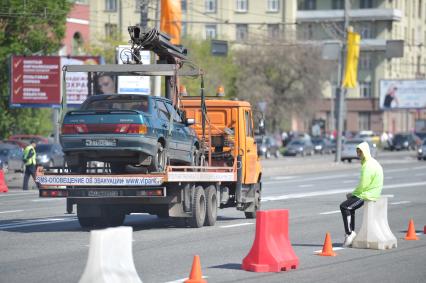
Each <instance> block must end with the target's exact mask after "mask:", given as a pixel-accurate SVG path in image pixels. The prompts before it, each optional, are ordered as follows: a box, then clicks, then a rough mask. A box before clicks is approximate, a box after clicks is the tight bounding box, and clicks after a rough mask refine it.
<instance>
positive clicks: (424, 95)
mask: <svg viewBox="0 0 426 283" xmlns="http://www.w3.org/2000/svg"><path fill="white" fill-rule="evenodd" d="M425 107H426V80H381V81H380V108H381V109H383V110H392V109H416V108H425Z"/></svg>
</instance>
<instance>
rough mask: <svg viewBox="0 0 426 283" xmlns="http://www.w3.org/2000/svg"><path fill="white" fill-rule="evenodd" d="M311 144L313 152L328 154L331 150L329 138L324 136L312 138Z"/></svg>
mask: <svg viewBox="0 0 426 283" xmlns="http://www.w3.org/2000/svg"><path fill="white" fill-rule="evenodd" d="M312 144H313V145H314V151H315V153H319V154H324V153H326V154H330V153H332V152H333V144H332V143H331V141H330V140H329V139H326V138H313V139H312ZM334 147H335V145H334Z"/></svg>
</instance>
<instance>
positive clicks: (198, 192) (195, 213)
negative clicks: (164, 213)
mask: <svg viewBox="0 0 426 283" xmlns="http://www.w3.org/2000/svg"><path fill="white" fill-rule="evenodd" d="M205 218H206V195H205V194H204V189H203V187H201V186H197V187H196V188H195V192H194V198H193V199H192V217H191V218H190V219H189V226H191V227H192V228H201V227H203V224H204V220H205Z"/></svg>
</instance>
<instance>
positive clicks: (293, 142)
mask: <svg viewBox="0 0 426 283" xmlns="http://www.w3.org/2000/svg"><path fill="white" fill-rule="evenodd" d="M290 145H303V142H302V141H292V142H291V143H290Z"/></svg>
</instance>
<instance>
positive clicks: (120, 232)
mask: <svg viewBox="0 0 426 283" xmlns="http://www.w3.org/2000/svg"><path fill="white" fill-rule="evenodd" d="M132 233H133V228H132V227H117V228H108V229H104V230H96V231H91V234H90V249H89V257H88V259H87V263H86V268H85V269H84V272H83V275H82V276H81V278H80V281H79V282H80V283H112V282H126V283H142V280H141V279H140V278H139V276H138V273H137V271H136V268H135V264H134V262H133V254H132Z"/></svg>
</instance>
